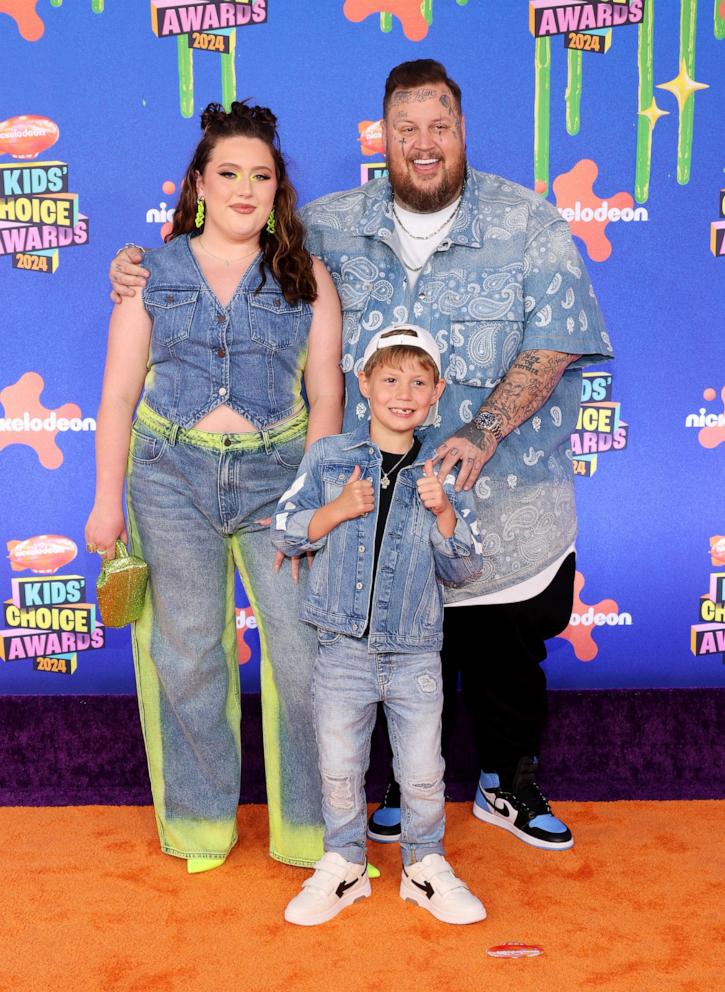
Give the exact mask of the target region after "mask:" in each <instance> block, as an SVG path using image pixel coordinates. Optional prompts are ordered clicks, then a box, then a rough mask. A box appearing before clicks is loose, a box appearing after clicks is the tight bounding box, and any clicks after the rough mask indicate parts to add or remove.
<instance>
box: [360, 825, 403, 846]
mask: <svg viewBox="0 0 725 992" xmlns="http://www.w3.org/2000/svg"><path fill="white" fill-rule="evenodd" d="M366 833H367V836H368V839H369V840H374V841H376V842H377V843H378V844H399V843H400V833H397V834H376V833H375V831H374V830H371V829H370V827H368V828H367V831H366Z"/></svg>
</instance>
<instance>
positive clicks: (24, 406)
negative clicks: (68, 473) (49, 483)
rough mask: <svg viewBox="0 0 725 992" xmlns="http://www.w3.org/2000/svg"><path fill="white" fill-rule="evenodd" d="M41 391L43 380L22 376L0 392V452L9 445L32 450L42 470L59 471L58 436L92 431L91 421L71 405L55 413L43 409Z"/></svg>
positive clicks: (61, 460) (30, 374)
mask: <svg viewBox="0 0 725 992" xmlns="http://www.w3.org/2000/svg"><path fill="white" fill-rule="evenodd" d="M44 389H45V382H44V381H43V377H42V376H40V375H38V373H37V372H26V373H25V374H24V375H22V376H21V377H20V378H19V379H18V381H17V382H16V383H14V384H13V385H12V386H6V387H5V389H3V390H0V404H2V407H3V410H4V413H5V415H4V416H2V417H0V451H2V450H3V449H4V448H9V447H10V446H11V445H13V444H24V445H27V446H28V447H29V448H33V450H34V451H35V453H36V455H37V456H38V461H39V462H40V464H41V465H42V466H43V468H50V469H53V468H59V467H60V466H61V465H62V464H63V452H62V451H61V450H60V448H59V447H58V445H57V443H56V437H57V435H58V434H59V433H64V432H66V431H74V432H78V431H95V429H96V421H95V420H94V419H93V417H82V416H81V408H80V407H79V406H77V405H76V404H75V403H65V404H63V406H59V407H57V408H56V409H55V410H49V409H48V408H47V407H45V406H43V404H42V403H41V401H40V396H41V393H42V392H43V390H44Z"/></svg>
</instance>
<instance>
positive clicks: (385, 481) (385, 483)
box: [380, 441, 415, 489]
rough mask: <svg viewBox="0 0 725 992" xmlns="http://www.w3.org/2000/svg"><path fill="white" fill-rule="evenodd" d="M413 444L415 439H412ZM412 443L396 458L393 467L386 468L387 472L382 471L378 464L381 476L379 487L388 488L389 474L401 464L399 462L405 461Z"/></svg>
mask: <svg viewBox="0 0 725 992" xmlns="http://www.w3.org/2000/svg"><path fill="white" fill-rule="evenodd" d="M413 444H415V441H413ZM413 444H411V446H410V447H409V448H408V450H407V451H405V452H404V453H403V455H402V457H401V458H399V459H398V460H397V462H396V463H395V465H393V467H392V468H391V469H388V471H387V472H384V471H383V467H382V465H381V466H380V472H381V476H380V488H381V489H387V488H388V486H389V485H390V476H391V475H392V474H393V472H394V471H395V470H396V468H397V467H398V466H399V465H400V464H401V462H403V461H405V459H406V458H407V457H408V455H409V454H410V453H411V451H412V450H413Z"/></svg>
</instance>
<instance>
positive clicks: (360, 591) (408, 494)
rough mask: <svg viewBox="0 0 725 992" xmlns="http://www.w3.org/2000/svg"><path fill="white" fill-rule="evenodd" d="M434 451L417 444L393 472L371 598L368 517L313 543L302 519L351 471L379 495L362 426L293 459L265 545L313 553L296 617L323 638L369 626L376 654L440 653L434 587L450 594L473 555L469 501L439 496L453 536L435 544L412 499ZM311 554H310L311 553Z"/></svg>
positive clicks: (449, 485) (463, 579)
mask: <svg viewBox="0 0 725 992" xmlns="http://www.w3.org/2000/svg"><path fill="white" fill-rule="evenodd" d="M432 453H433V445H432V443H431V442H429V441H424V442H423V445H422V447H421V450H420V452H419V454H418V458H417V460H416V461H415V463H414V464H413V465H409V466H407V467H406V468H402V469H401V470H400V472H399V473H398V476H397V479H396V482H395V489H394V490H393V498H392V501H391V504H390V512H389V513H388V518H387V520H386V522H385V531H384V533H383V540H382V544H381V546H380V556H379V558H378V568H377V575H376V577H375V591H374V596H373V597H372V599H373V601H372V603H371V601H370V600H371V589H372V588H373V557H374V549H375V531H376V527H377V506H378V499H377V498H376V501H375V504H376V508H375V512H373V513H367V514H365V516H362V517H356V518H355V519H354V520H347V521H345V522H344V523H342V524H340V525H339V526H337V527H335V528H334V529H333V530H332V531H330V533H329V534H328V535H327V536H326V537H324V538H322V539H321V540H319V541H310V540H309V539H308V537H307V531H308V528H309V523H310V519H311V518H312V516H313V515H314V513H315V512H316V510H318V509H319V508H320V507H321V506H323V505H324V504H325V503H329V502H330V500H333V499H335V498H336V497H337V496H339V495H340V493H341V492H342V488H343V486H344V485H345V484H346V483H347V482H348V481H349V479H350V475H351V474H352V471H353V469H354V468H355V466H356V465H359V466H360V468H361V470H362V478H364V479H372V482H373V490H374V492H375V493H379V492H380V465H381V462H382V458H381V455H380V450H379V448H378V447H377V445H376V444H374V443H373V442H372V441H371V440H370V434H369V430H368V424H367V423H365V424H361V425H360V426H359V427H358V428H357V429H356V430H355V431H353V432H352V433H351V434H338V435H335V436H334V437H325V438H321V439H320V440H319V441H316V442H315V443H314V444H313V445H312V446H311V447H310V448H309V450H308V451H307V453H306V455H305V457H304V458H303V459H302V464H301V465H300V468H299V472H298V474H297V478H296V480H295V482H294V483H293V484H292V486H291V487H290V488H289V489H288V490H287V492H286V493H283V494H282V496H281V498H280V500H279V503H278V505H277V510H276V512H275V514H274V516H273V518H272V528H271V531H272V542H273V543H274V545H275V547H277V548H280V549H281V550H282V551H284V552H285V553H286V554H288V555H297V554H300V553H302V552H304V551H317V554H316V555H315V558H314V561H313V563H312V571H311V574H310V581H309V583H308V586H307V593H306V596H305V599H304V603H303V606H302V609H301V611H300V617H301V619H302V620H306V621H307V622H308V623H311V624H313V625H314V626H315V627H320V628H322V629H323V630H329V631H335V632H337V633H341V634H347V635H348V636H350V637H362V634H363V631H364V630H365V628H366V627H367V624H368V617H369V618H370V633H369V643H370V646H371V647H372V648H374V649H375V650H376V651H397V652H408V653H410V652H415V651H439V650H440V648H441V644H442V643H443V593H442V590H441V586H440V583H443V584H444V585H447V586H459V585H464V584H465V583H467V582H470V581H471V580H472V579H475V578H476V577H477V576H478V575H479V574H480V572H481V566H482V562H483V558H482V556H481V551H482V547H481V545H480V543H479V542H478V540H477V539H476V536H475V535H476V534H477V533H478V524H477V523H476V517H475V506H474V502H473V498H472V497H471V494H470V493H464V492H460V493H456V492H455V491H454V488H453V483H454V482H455V479H454V477H453V476H449V477H448V479H446V483H445V489H446V492H447V494H448V498H449V499H450V501H451V503H452V505H453V508H454V510H455V512H456V518H457V520H456V529H455V531H454V533H453V536H452V537H450V538H444V537H443V536H442V535H441V533H440V531H439V530H438V525H437V523H436V519H435V516H434V515H433V513H431V511H430V510H427V509H426V508H425V507H424V506H423V504H422V503H421V501H420V499H419V497H418V491H417V488H416V481H417V480H418V479H419V478H421V477H422V475H423V464H424V462H425V460H426V459H427V458H430V457H431V456H432ZM318 549H319V550H318Z"/></svg>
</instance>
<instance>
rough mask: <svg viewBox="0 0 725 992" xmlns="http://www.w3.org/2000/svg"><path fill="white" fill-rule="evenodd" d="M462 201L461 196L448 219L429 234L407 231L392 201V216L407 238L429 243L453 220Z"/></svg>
mask: <svg viewBox="0 0 725 992" xmlns="http://www.w3.org/2000/svg"><path fill="white" fill-rule="evenodd" d="M462 200H463V197H462V196H461V197H459V198H458V203H457V204H456V205H455V207H454V208H453V211H452V212H451V213H450V214H449V215H448V217H446V219H445V220H444V221H443V223H442V224H440V225H439V226H438V227H437V228H436V229H435V231H431V232H430V234H413V232H412V231H409V230H408V228H407V227H406V226H405V224H404V223H403V221H402V220H401V217H400V214H399V213H398V211H397V210H396V208H395V200H393V216H394V217H395V219H396V220H397V222H398V224H400V227H401V229H402V230H403V231H405V233H406V234H407V235H408V237H409V238H413V240H414V241H430V239H431V238H434V237H435V236H436V234H440V233H441V231H442V230H443V228H444V227H445V226H446V224H450V222H451V221H452V220H453V218H454V217H455V216H456V214H457V213H458V211H459V209H460V206H461V202H462ZM421 268H422V266H421ZM414 271H417V270H414Z"/></svg>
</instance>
